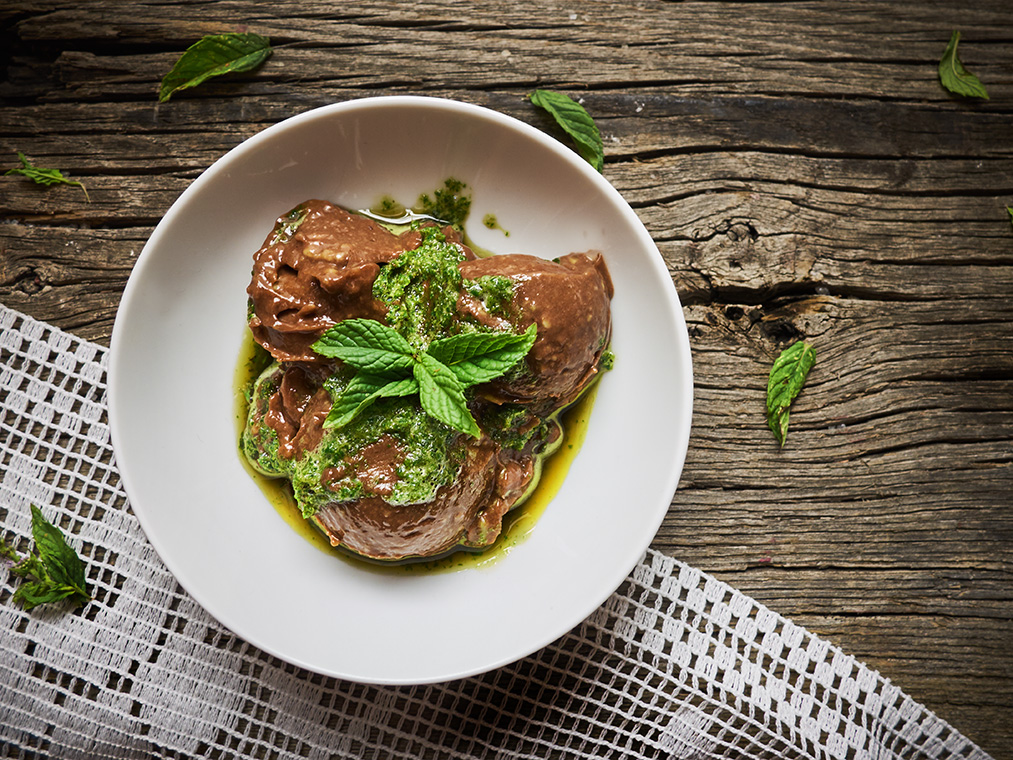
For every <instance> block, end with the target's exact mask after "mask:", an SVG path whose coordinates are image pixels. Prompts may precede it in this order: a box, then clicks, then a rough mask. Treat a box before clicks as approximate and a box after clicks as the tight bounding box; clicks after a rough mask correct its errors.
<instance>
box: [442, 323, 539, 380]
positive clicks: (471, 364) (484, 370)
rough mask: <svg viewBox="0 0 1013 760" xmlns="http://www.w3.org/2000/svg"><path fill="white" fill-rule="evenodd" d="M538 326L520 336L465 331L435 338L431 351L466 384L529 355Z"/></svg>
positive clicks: (500, 371) (495, 373) (486, 377)
mask: <svg viewBox="0 0 1013 760" xmlns="http://www.w3.org/2000/svg"><path fill="white" fill-rule="evenodd" d="M537 331H538V328H537V327H536V326H535V324H534V323H532V324H531V326H530V327H528V329H527V330H525V331H524V332H523V333H521V334H520V335H513V334H511V333H462V334H460V335H451V336H449V337H447V338H440V339H439V340H435V341H433V342H432V344H430V346H429V354H430V355H431V356H433V357H434V358H436V359H438V360H439V361H440V362H442V363H443V364H445V365H446V366H447V367H448V368H449V369H450V370H451V371H452V372H453V373H454V375H455V376H456V377H457V379H458V380H459V381H460V382H461V384H463V385H464V386H465V387H468V386H471V385H476V384H478V383H485V382H488V381H489V380H493V379H495V378H497V377H499V376H500V375H502V374H503V373H504V372H506V371H507V370H508V369H510V368H511V367H512V366H514V365H515V364H516V363H517V362H518V361H520V360H521V359H523V358H524V357H525V356H527V355H528V351H530V350H531V346H533V345H534V343H535V337H536V334H537Z"/></svg>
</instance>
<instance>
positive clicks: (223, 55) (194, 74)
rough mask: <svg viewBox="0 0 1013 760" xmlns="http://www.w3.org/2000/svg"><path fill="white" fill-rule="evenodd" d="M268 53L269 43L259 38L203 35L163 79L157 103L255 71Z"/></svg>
mask: <svg viewBox="0 0 1013 760" xmlns="http://www.w3.org/2000/svg"><path fill="white" fill-rule="evenodd" d="M271 52H272V49H271V42H270V40H269V39H268V38H267V37H261V36H260V35H259V34H252V33H245V32H229V33H227V34H209V35H206V36H204V37H202V38H201V39H199V40H197V42H195V43H194V44H193V45H191V46H190V47H188V48H187V49H186V52H184V53H183V55H181V56H180V57H179V60H177V61H176V63H175V64H174V65H173V67H172V69H171V70H170V71H169V73H168V74H166V75H165V76H164V77H163V78H162V86H161V88H160V89H159V91H158V100H159V102H161V103H164V102H166V101H167V100H168V99H169V98H171V97H172V96H173V95H174V94H175V93H177V92H179V91H180V90H186V89H188V88H190V87H196V86H197V85H199V84H200V83H201V82H204V81H205V80H207V79H210V78H211V77H217V76H221V75H222V74H230V73H234V72H241V71H250V70H252V69H255V68H257V67H258V66H260V64H262V63H263V62H264V61H266V60H267V59H268V57H269V56H270V55H271Z"/></svg>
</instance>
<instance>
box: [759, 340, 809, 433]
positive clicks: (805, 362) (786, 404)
mask: <svg viewBox="0 0 1013 760" xmlns="http://www.w3.org/2000/svg"><path fill="white" fill-rule="evenodd" d="M815 363H816V351H815V349H814V348H813V347H812V346H810V345H809V344H808V343H805V342H803V341H798V342H797V343H793V344H792V345H791V346H789V347H788V348H786V349H785V350H784V351H782V352H781V355H780V356H778V357H777V359H775V360H774V366H773V367H771V369H770V377H769V379H768V380H767V425H768V426H769V427H770V429H771V431H772V432H773V433H774V437H775V438H777V442H778V443H779V444H781V445H782V446H784V441H785V438H786V437H787V436H788V417H789V409H790V407H791V403H792V401H794V400H795V397H796V396H798V394H799V391H801V390H802V385H803V384H804V383H805V379H806V377H807V376H808V374H809V370H810V369H812V366H813V364H815Z"/></svg>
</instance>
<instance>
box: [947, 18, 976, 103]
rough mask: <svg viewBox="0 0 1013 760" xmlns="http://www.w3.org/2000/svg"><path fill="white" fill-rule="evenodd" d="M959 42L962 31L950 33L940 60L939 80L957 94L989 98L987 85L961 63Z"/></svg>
mask: <svg viewBox="0 0 1013 760" xmlns="http://www.w3.org/2000/svg"><path fill="white" fill-rule="evenodd" d="M959 42H960V32H957V31H954V32H953V34H952V35H950V42H949V44H948V45H947V46H946V50H945V51H944V52H943V57H942V59H941V60H940V61H939V81H940V82H942V85H943V87H945V88H946V89H947V90H949V91H950V92H953V93H956V94H957V95H964V96H965V97H969V98H983V99H985V100H988V92H987V91H986V90H985V85H983V84H982V83H981V81H980V80H979V79H978V77H976V76H975V75H974V74H972V73H971V72H970V71H968V70H967V69H965V68H964V64H963V63H961V61H960V57H959V56H958V55H957V45H958V43H959Z"/></svg>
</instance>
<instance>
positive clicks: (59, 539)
mask: <svg viewBox="0 0 1013 760" xmlns="http://www.w3.org/2000/svg"><path fill="white" fill-rule="evenodd" d="M32 537H33V538H34V539H35V551H36V553H35V554H28V555H26V556H24V557H21V556H19V555H18V553H17V552H16V551H15V550H14V548H13V547H11V546H9V545H8V544H6V543H3V542H2V541H0V556H3V557H5V558H7V559H8V560H10V561H11V562H13V563H14V565H13V566H12V567H11V569H10V571H11V574H12V575H16V576H18V577H19V578H22V579H23V580H24V582H23V583H21V585H20V586H18V588H17V589H16V590H15V592H14V596H13V599H14V601H15V602H18V603H19V604H22V605H23V606H24V608H25V610H31V609H34V608H35V607H38V606H39V605H40V604H49V603H51V602H58V601H60V600H62V599H71V600H72V601H73V602H74V603H75V605H78V606H79V605H82V604H87V603H88V602H89V601H91V594H90V593H89V591H88V583H87V581H86V580H85V575H84V565H83V564H82V563H81V558H80V557H78V555H77V552H75V551H74V550H73V549H72V548H71V547H70V546H69V545H68V544H67V542H66V540H65V539H64V537H63V533H61V532H60V529H59V528H57V527H56V526H55V525H53V524H52V523H51V522H49V521H48V520H47V519H46V518H45V517H44V516H43V514H42V511H41V510H40V509H39V508H38V507H36V506H35V505H34V504H33V505H32Z"/></svg>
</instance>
